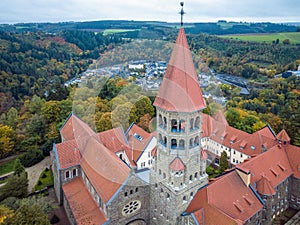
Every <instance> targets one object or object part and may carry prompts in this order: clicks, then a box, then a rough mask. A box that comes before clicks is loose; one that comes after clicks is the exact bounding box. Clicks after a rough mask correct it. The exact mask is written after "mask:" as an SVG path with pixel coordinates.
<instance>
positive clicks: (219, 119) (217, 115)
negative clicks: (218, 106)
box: [214, 110, 229, 125]
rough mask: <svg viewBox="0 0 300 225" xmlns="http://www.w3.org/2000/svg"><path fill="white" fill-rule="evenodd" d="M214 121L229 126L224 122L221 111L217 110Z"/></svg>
mask: <svg viewBox="0 0 300 225" xmlns="http://www.w3.org/2000/svg"><path fill="white" fill-rule="evenodd" d="M214 119H215V120H216V121H219V122H221V123H223V124H225V125H229V124H228V122H227V120H226V118H225V115H224V113H223V112H222V111H221V110H219V111H218V112H217V113H216V115H215V116H214Z"/></svg>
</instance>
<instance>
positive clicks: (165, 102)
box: [154, 27, 206, 112]
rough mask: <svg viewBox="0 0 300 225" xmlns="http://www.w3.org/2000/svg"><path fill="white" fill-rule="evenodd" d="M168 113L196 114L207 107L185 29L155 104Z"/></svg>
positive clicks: (175, 48) (181, 30)
mask: <svg viewBox="0 0 300 225" xmlns="http://www.w3.org/2000/svg"><path fill="white" fill-rule="evenodd" d="M154 106H156V107H160V108H162V109H165V110H167V111H178V112H194V111H197V110H201V109H204V108H205V107H206V105H205V100H204V98H203V96H202V91H201V89H200V86H199V83H198V77H197V74H196V71H195V67H194V63H193V59H192V55H191V52H190V50H189V46H188V43H187V39H186V35H185V33H184V29H183V27H181V28H180V30H179V33H178V37H177V40H176V44H175V46H174V49H173V52H172V55H171V58H170V61H169V64H168V68H167V71H166V73H165V75H164V79H163V81H162V84H161V86H160V89H159V92H158V94H157V97H156V99H155V102H154Z"/></svg>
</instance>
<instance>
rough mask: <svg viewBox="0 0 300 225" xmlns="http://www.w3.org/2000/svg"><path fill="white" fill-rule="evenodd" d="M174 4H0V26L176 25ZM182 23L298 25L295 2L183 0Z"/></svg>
mask: <svg viewBox="0 0 300 225" xmlns="http://www.w3.org/2000/svg"><path fill="white" fill-rule="evenodd" d="M179 2H180V1H178V0H151V1H140V0H128V1H124V0H84V1H82V0H1V1H0V23H7V22H8V23H15V22H46V21H50V22H58V21H86V20H103V19H127V20H155V21H173V22H174V21H179V20H180V17H179V15H178V14H177V13H178V12H179V11H180V5H179ZM184 8H185V11H186V12H187V15H186V16H185V21H190V22H192V21H193V22H195V21H198V22H201V21H217V20H218V19H234V20H236V21H237V20H238V21H239V20H245V19H247V20H248V21H267V20H271V21H272V22H274V21H278V22H280V21H296V22H299V21H300V13H299V11H300V4H298V0H273V1H271V0H264V1H262V0H244V1H240V0H230V1H228V0H210V1H199V0H186V1H185V6H184Z"/></svg>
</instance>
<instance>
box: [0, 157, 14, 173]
mask: <svg viewBox="0 0 300 225" xmlns="http://www.w3.org/2000/svg"><path fill="white" fill-rule="evenodd" d="M15 160H16V159H12V160H10V161H8V162H5V163H3V164H1V165H0V176H1V175H4V174H6V173H10V172H12V171H13V170H14V166H15Z"/></svg>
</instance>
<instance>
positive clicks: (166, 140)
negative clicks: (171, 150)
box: [164, 136, 168, 147]
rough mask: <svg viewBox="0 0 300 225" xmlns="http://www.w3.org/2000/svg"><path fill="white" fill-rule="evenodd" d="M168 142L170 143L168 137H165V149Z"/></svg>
mask: <svg viewBox="0 0 300 225" xmlns="http://www.w3.org/2000/svg"><path fill="white" fill-rule="evenodd" d="M167 142H168V139H167V137H166V136H165V137H164V146H165V147H167Z"/></svg>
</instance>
